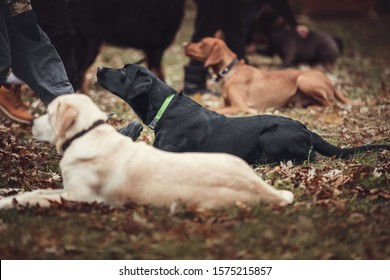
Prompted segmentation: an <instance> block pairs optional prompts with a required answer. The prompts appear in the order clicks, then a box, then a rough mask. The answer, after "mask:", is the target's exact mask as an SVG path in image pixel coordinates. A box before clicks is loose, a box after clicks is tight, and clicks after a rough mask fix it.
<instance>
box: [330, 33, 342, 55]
mask: <svg viewBox="0 0 390 280" xmlns="http://www.w3.org/2000/svg"><path fill="white" fill-rule="evenodd" d="M332 38H333V40H334V41H335V42H336V45H337V48H338V49H339V51H340V53H343V51H344V43H343V40H341V38H340V37H337V36H333V37H332Z"/></svg>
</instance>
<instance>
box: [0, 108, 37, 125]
mask: <svg viewBox="0 0 390 280" xmlns="http://www.w3.org/2000/svg"><path fill="white" fill-rule="evenodd" d="M0 109H1V111H3V113H4V114H6V115H7V117H9V118H10V119H11V120H14V121H16V122H18V123H23V124H31V123H32V121H26V120H23V119H20V118H18V117H15V116H14V115H11V114H10V113H9V112H8V111H7V110H6V109H5V108H4V107H3V106H1V105H0Z"/></svg>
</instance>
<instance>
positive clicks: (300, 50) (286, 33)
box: [251, 11, 344, 67]
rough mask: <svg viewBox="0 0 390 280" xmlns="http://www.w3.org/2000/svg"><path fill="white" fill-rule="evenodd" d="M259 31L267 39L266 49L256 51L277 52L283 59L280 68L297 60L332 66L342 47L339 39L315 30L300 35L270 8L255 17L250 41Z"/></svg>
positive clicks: (293, 63) (264, 53) (272, 53)
mask: <svg viewBox="0 0 390 280" xmlns="http://www.w3.org/2000/svg"><path fill="white" fill-rule="evenodd" d="M258 33H259V34H262V35H263V36H265V38H266V41H267V44H266V48H265V49H262V50H259V51H258V52H259V53H260V54H263V55H267V56H273V55H278V56H279V57H280V58H281V59H282V67H290V66H293V65H297V64H299V63H307V64H309V65H317V64H321V65H324V66H326V65H332V64H334V63H335V62H336V60H337V58H338V57H339V56H340V55H341V53H342V51H343V48H344V46H343V43H342V40H341V39H340V38H338V37H336V36H329V35H327V34H325V33H322V32H319V31H316V30H310V31H309V33H308V35H307V36H306V37H304V38H303V37H301V36H300V35H299V34H298V32H297V31H296V29H295V27H293V26H290V25H289V24H288V23H287V22H286V21H285V20H284V19H283V17H281V16H279V15H278V14H276V13H275V12H273V11H262V12H261V13H260V15H259V16H258V17H256V18H255V20H254V22H253V26H252V34H251V37H252V39H251V41H252V42H254V43H256V38H259V34H258Z"/></svg>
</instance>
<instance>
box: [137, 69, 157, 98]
mask: <svg viewBox="0 0 390 280" xmlns="http://www.w3.org/2000/svg"><path fill="white" fill-rule="evenodd" d="M136 75H137V78H136V81H135V82H133V90H134V95H135V96H137V95H140V94H143V93H145V92H148V91H149V90H150V88H151V87H152V84H153V79H152V77H151V76H150V74H149V73H148V72H146V71H145V70H143V69H139V70H138V71H137V74H136Z"/></svg>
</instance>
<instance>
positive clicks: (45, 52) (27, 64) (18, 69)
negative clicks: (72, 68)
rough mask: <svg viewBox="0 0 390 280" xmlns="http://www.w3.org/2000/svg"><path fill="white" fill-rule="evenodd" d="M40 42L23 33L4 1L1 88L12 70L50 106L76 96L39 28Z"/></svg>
mask: <svg viewBox="0 0 390 280" xmlns="http://www.w3.org/2000/svg"><path fill="white" fill-rule="evenodd" d="M38 29H39V32H40V37H41V38H40V41H38V42H36V41H33V40H31V39H30V38H28V37H26V36H25V35H24V34H22V33H20V32H19V30H18V29H17V28H16V27H15V26H14V24H13V22H12V18H11V16H10V14H9V13H8V11H7V7H6V6H5V5H4V4H3V1H0V85H1V84H3V83H4V81H5V79H6V77H7V75H8V73H9V70H10V68H11V69H12V72H13V73H14V74H15V75H16V76H18V77H19V78H20V79H22V80H23V81H24V82H25V83H26V84H27V85H28V86H29V87H30V88H31V89H32V90H33V91H34V93H35V94H36V95H38V97H39V98H40V99H41V100H42V102H43V103H44V104H45V105H46V106H47V105H48V104H49V103H50V102H51V101H52V100H53V99H54V98H56V97H57V96H59V95H62V94H67V93H73V92H74V90H73V87H72V85H71V84H70V82H69V80H68V77H67V75H66V71H65V68H64V65H63V63H62V61H61V58H60V57H59V55H58V53H57V51H56V49H55V48H54V46H53V45H52V44H51V43H50V40H49V38H48V37H47V35H46V34H45V33H44V32H43V31H42V29H41V28H40V27H38Z"/></svg>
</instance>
